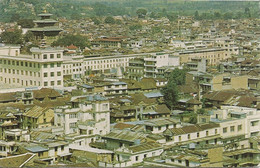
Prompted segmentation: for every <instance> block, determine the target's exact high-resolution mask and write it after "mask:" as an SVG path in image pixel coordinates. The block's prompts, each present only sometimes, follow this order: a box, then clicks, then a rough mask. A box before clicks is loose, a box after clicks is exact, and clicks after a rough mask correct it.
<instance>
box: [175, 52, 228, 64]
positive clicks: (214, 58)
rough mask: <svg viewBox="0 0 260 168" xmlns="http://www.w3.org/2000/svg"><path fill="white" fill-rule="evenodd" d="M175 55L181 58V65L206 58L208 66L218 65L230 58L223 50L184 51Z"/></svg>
mask: <svg viewBox="0 0 260 168" xmlns="http://www.w3.org/2000/svg"><path fill="white" fill-rule="evenodd" d="M175 55H176V56H179V57H180V64H183V63H187V62H191V60H192V59H194V58H201V59H202V58H205V59H206V60H207V63H208V65H217V64H219V63H220V61H222V60H225V59H227V58H230V53H229V52H226V50H225V49H221V48H207V49H195V50H184V51H180V52H177V53H175Z"/></svg>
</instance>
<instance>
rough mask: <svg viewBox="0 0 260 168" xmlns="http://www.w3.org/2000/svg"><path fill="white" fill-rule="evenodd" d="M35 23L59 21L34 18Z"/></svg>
mask: <svg viewBox="0 0 260 168" xmlns="http://www.w3.org/2000/svg"><path fill="white" fill-rule="evenodd" d="M33 22H34V23H57V22H58V21H56V20H53V19H44V20H34V21H33Z"/></svg>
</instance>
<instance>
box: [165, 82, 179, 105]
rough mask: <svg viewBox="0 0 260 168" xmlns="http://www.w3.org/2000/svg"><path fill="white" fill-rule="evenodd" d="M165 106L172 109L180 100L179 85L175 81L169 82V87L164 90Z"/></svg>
mask: <svg viewBox="0 0 260 168" xmlns="http://www.w3.org/2000/svg"><path fill="white" fill-rule="evenodd" d="M162 94H163V97H164V101H165V104H166V105H167V107H168V108H170V109H172V108H173V107H174V106H175V105H176V104H177V103H178V100H179V92H178V88H177V84H176V83H175V82H174V81H173V80H169V81H168V83H167V85H166V86H165V87H164V88H163V89H162Z"/></svg>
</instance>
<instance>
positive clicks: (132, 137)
mask: <svg viewBox="0 0 260 168" xmlns="http://www.w3.org/2000/svg"><path fill="white" fill-rule="evenodd" d="M145 137H146V135H145V134H143V133H140V132H133V131H130V130H112V131H111V132H110V133H109V134H107V135H105V136H103V138H105V139H113V140H118V141H127V142H132V143H134V142H135V141H136V140H144V139H145Z"/></svg>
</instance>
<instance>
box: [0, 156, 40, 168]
mask: <svg viewBox="0 0 260 168" xmlns="http://www.w3.org/2000/svg"><path fill="white" fill-rule="evenodd" d="M34 156H35V154H33V153H25V154H21V155H16V156H9V157H5V158H0V167H19V168H20V167H23V166H24V165H25V164H26V163H27V162H28V161H30V160H31V159H32V158H33V157H34Z"/></svg>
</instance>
